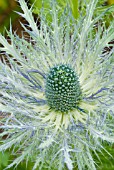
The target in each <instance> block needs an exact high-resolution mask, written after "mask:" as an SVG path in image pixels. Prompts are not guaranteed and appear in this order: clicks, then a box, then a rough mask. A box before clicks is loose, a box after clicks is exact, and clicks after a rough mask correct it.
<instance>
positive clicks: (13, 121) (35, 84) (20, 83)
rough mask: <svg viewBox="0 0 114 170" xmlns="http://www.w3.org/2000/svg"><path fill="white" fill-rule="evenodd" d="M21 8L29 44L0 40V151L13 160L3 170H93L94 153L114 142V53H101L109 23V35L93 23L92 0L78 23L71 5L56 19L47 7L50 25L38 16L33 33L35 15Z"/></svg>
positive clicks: (12, 38) (13, 38)
mask: <svg viewBox="0 0 114 170" xmlns="http://www.w3.org/2000/svg"><path fill="white" fill-rule="evenodd" d="M18 1H19V3H20V6H21V8H22V10H23V13H19V14H20V15H21V16H22V17H23V18H25V19H26V20H27V22H28V25H23V24H22V27H23V28H24V29H25V32H26V33H27V34H28V35H29V36H28V37H29V38H25V37H24V36H22V38H19V37H18V36H17V35H16V33H13V32H12V28H11V27H10V31H9V32H8V36H9V37H10V43H9V42H8V41H7V40H6V39H5V38H4V37H3V36H2V35H0V43H1V47H0V51H1V56H2V55H3V62H1V63H0V111H1V112H2V113H4V114H5V117H4V118H3V119H2V120H1V127H0V128H1V129H2V130H3V132H2V133H1V134H0V137H1V146H0V151H5V150H6V149H8V148H12V147H14V150H13V151H12V154H15V152H16V154H17V155H18V157H17V158H16V159H15V160H13V162H12V163H11V164H10V165H9V166H8V167H7V168H10V167H11V166H13V165H16V166H17V165H18V164H19V163H20V162H21V161H23V160H26V161H28V160H31V161H32V162H34V165H33V170H35V169H39V170H40V169H42V170H44V169H50V170H65V169H69V170H73V168H76V167H78V169H79V170H85V169H89V170H95V169H96V166H95V162H94V159H93V157H92V154H93V153H95V154H96V155H97V152H96V151H101V149H103V145H102V142H103V141H107V142H109V143H113V142H114V105H113V101H114V69H113V66H114V61H113V59H114V53H113V52H114V48H113V47H111V50H110V51H104V48H105V47H110V46H113V45H111V44H110V43H109V42H110V41H111V40H113V39H114V30H113V28H114V23H113V22H112V24H111V25H110V26H109V27H108V28H106V27H105V23H103V22H102V15H101V16H98V17H95V16H93V13H94V10H95V8H96V5H97V1H96V0H91V1H90V3H89V4H88V5H87V8H86V15H85V16H83V15H82V14H80V16H79V17H78V19H77V21H76V20H75V19H74V18H73V16H72V12H71V11H70V8H69V5H67V7H66V9H65V10H64V11H63V13H61V16H60V13H59V8H58V6H57V2H56V1H54V0H50V4H51V6H52V10H49V11H48V9H47V11H48V14H50V16H51V20H52V22H50V23H49V22H47V20H46V19H45V14H44V12H43V9H42V10H41V14H40V29H38V28H37V23H36V22H35V21H34V18H33V16H32V8H31V9H28V7H27V5H26V3H25V1H24V0H18ZM97 23H99V24H97ZM101 23H102V24H101ZM4 55H6V57H7V59H8V64H7V63H6V62H5V59H4ZM4 135H7V137H6V138H5V139H3V138H2V137H3V136H4ZM14 151H15V152H14Z"/></svg>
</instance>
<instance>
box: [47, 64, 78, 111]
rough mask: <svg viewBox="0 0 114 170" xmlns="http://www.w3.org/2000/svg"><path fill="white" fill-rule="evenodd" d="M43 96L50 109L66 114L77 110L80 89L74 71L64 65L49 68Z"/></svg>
mask: <svg viewBox="0 0 114 170" xmlns="http://www.w3.org/2000/svg"><path fill="white" fill-rule="evenodd" d="M45 95H46V98H47V102H48V105H49V106H50V108H51V109H54V110H56V111H61V112H67V111H69V110H72V109H74V108H77V105H78V103H79V101H80V100H81V89H80V84H79V80H78V76H77V74H76V73H75V71H74V70H73V69H72V68H71V67H70V66H68V65H65V64H61V65H57V66H55V67H53V68H51V69H50V71H49V74H48V75H47V78H46V86H45Z"/></svg>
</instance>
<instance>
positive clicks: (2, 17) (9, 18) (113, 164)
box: [0, 0, 114, 170]
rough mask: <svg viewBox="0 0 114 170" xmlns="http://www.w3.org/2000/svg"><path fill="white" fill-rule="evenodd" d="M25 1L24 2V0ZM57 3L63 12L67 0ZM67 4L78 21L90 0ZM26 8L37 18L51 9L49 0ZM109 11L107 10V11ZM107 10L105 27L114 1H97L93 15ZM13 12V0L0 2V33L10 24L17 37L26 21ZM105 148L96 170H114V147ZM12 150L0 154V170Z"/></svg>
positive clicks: (72, 0) (112, 14)
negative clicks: (40, 13) (44, 8)
mask: <svg viewBox="0 0 114 170" xmlns="http://www.w3.org/2000/svg"><path fill="white" fill-rule="evenodd" d="M25 1H26V0H25ZM57 1H58V8H59V9H60V10H61V12H62V11H63V10H64V8H65V6H66V2H67V0H57ZM68 1H69V4H70V6H71V9H72V13H73V16H74V17H75V18H76V19H78V17H79V15H80V10H81V12H82V11H83V14H84V12H85V8H86V6H85V1H86V2H89V1H90V0H68ZM26 2H27V4H28V6H29V7H30V6H31V4H33V3H34V8H33V13H34V17H36V18H37V17H38V13H39V11H40V9H41V7H42V6H43V7H46V8H51V6H50V4H49V0H44V1H43V2H42V0H35V1H34V0H27V1H26ZM107 9H109V10H107ZM105 10H107V13H106V15H105V16H104V22H105V23H106V26H107V27H108V25H109V24H110V22H112V20H113V19H114V0H99V3H98V8H97V9H96V11H95V14H94V15H100V14H101V13H102V12H103V11H105ZM15 11H18V12H20V11H21V9H20V7H19V4H18V2H17V1H15V0H0V33H2V34H5V29H7V30H8V29H9V27H10V23H12V27H13V30H14V31H16V32H17V34H18V35H19V36H21V32H22V31H23V29H22V27H21V25H20V22H24V23H26V21H24V20H23V18H21V17H20V16H19V15H18V14H17V13H16V12H15ZM45 12H46V11H45ZM46 19H47V21H51V18H50V17H49V16H48V15H47V18H46ZM105 148H106V149H107V150H108V152H109V153H110V154H111V155H112V157H110V156H109V155H108V154H107V153H106V152H105V151H103V153H102V154H101V153H99V154H98V155H99V157H100V159H101V161H99V160H98V158H96V157H95V156H94V155H93V156H94V158H95V161H96V162H97V163H98V170H114V145H113V146H110V145H107V144H105ZM11 152H12V150H8V151H6V152H4V153H0V170H3V169H4V168H5V167H6V166H7V165H8V164H9V163H11V160H12V159H14V156H12V154H11ZM13 169H14V168H11V169H9V170H13ZM16 169H17V170H26V169H27V170H32V162H31V161H29V162H28V164H27V165H26V163H25V162H22V163H21V164H20V165H18V166H17V168H16Z"/></svg>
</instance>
